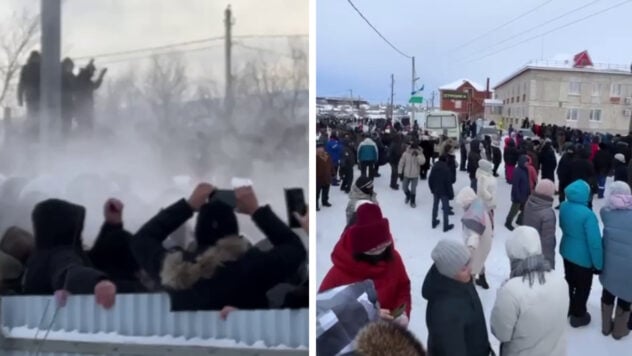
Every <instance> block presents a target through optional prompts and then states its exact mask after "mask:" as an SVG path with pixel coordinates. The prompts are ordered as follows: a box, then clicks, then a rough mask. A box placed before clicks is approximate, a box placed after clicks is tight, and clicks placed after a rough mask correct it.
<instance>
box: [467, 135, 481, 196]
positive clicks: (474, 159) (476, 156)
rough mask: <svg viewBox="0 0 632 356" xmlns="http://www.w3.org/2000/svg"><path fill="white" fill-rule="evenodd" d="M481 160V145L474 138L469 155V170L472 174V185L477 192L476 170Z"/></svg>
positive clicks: (470, 174)
mask: <svg viewBox="0 0 632 356" xmlns="http://www.w3.org/2000/svg"><path fill="white" fill-rule="evenodd" d="M480 160H481V146H480V142H479V141H478V140H472V142H471V143H470V154H469V155H468V157H467V172H468V174H469V176H470V187H472V189H473V190H474V191H475V192H476V189H477V181H476V170H477V169H478V161H480Z"/></svg>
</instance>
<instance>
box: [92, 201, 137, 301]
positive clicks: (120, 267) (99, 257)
mask: <svg viewBox="0 0 632 356" xmlns="http://www.w3.org/2000/svg"><path fill="white" fill-rule="evenodd" d="M123 207H124V206H123V202H121V201H120V200H118V199H109V200H108V201H106V202H105V206H104V208H103V211H104V217H105V223H104V224H103V226H102V227H101V233H100V234H99V236H98V237H97V239H96V241H95V243H94V245H93V246H92V248H91V249H90V251H88V257H89V258H90V261H91V262H92V264H93V265H94V267H95V268H97V269H99V270H100V271H103V272H104V273H106V274H107V275H108V277H110V278H111V279H112V281H113V282H114V284H116V286H117V287H118V288H117V289H118V291H119V292H122V293H140V292H143V291H145V288H143V286H142V285H141V283H140V280H141V278H140V276H141V271H140V266H139V265H138V262H136V259H135V258H134V255H133V254H132V250H131V248H130V243H131V239H132V234H131V233H129V232H128V231H126V230H124V229H123ZM113 256H116V258H113Z"/></svg>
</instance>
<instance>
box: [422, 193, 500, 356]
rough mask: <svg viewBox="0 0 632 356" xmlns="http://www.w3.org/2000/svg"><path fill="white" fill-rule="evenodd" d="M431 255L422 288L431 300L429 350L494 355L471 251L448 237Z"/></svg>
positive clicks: (444, 355)
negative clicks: (475, 283) (475, 281)
mask: <svg viewBox="0 0 632 356" xmlns="http://www.w3.org/2000/svg"><path fill="white" fill-rule="evenodd" d="M467 189H469V188H467ZM431 257H432V260H433V262H434V263H433V265H432V266H431V267H430V270H429V271H428V274H426V278H425V280H424V283H423V287H422V289H421V295H422V296H423V297H424V299H426V300H427V301H428V305H427V307H426V327H427V328H428V343H427V347H428V354H429V355H432V356H453V355H468V356H489V355H491V351H492V349H491V346H490V344H489V339H488V335H487V324H486V322H485V315H484V314H483V306H482V304H481V300H480V298H479V296H478V293H477V292H476V288H475V287H474V284H472V275H471V271H470V267H469V260H470V251H469V250H468V249H467V248H466V247H465V246H464V245H463V244H462V243H459V242H457V241H454V240H448V239H445V240H441V241H439V243H438V244H437V245H436V246H435V247H434V249H433V250H432V252H431Z"/></svg>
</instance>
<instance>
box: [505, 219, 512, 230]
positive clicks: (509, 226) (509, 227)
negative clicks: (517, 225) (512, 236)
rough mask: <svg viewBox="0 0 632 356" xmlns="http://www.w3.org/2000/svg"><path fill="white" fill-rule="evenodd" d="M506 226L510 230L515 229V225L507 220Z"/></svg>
mask: <svg viewBox="0 0 632 356" xmlns="http://www.w3.org/2000/svg"><path fill="white" fill-rule="evenodd" d="M505 227H506V228H507V230H509V231H514V227H513V226H512V225H511V222H509V221H507V222H506V223H505Z"/></svg>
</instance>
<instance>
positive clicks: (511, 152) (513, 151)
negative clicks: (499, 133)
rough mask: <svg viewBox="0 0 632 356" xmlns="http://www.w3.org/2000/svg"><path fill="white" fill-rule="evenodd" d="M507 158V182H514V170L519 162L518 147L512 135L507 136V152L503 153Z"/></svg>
mask: <svg viewBox="0 0 632 356" xmlns="http://www.w3.org/2000/svg"><path fill="white" fill-rule="evenodd" d="M503 158H504V159H505V179H506V180H507V183H509V184H511V182H513V172H514V169H515V168H516V164H517V163H518V149H517V148H516V142H515V141H514V140H512V139H511V138H510V137H507V138H505V152H504V153H503Z"/></svg>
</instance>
